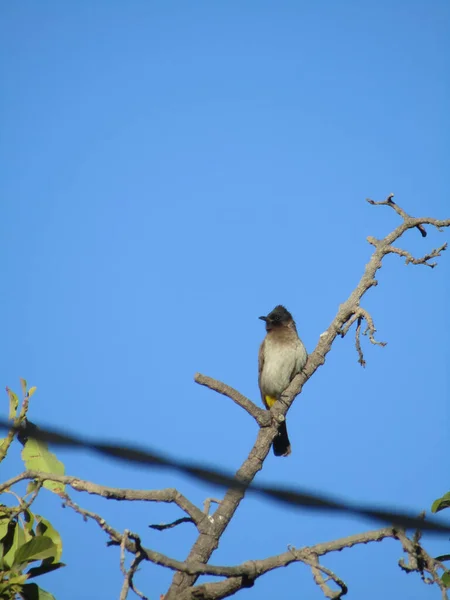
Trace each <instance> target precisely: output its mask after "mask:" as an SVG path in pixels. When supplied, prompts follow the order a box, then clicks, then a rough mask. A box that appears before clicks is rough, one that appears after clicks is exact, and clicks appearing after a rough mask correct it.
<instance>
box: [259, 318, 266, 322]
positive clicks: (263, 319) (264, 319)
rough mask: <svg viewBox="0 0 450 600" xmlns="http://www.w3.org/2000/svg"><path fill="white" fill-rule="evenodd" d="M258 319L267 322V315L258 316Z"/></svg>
mask: <svg viewBox="0 0 450 600" xmlns="http://www.w3.org/2000/svg"><path fill="white" fill-rule="evenodd" d="M258 319H261V321H266V322H267V317H258Z"/></svg>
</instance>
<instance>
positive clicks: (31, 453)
mask: <svg viewBox="0 0 450 600" xmlns="http://www.w3.org/2000/svg"><path fill="white" fill-rule="evenodd" d="M22 460H23V462H24V463H25V467H26V468H27V469H30V470H32V471H43V472H44V473H53V474H54V475H64V465H63V463H62V462H61V461H59V460H58V459H57V458H56V456H55V455H54V454H53V452H50V450H49V449H48V446H47V444H46V443H45V442H38V441H37V440H35V439H33V438H30V439H28V440H27V441H26V443H25V446H24V447H23V450H22ZM44 487H46V488H47V489H48V490H51V491H52V492H54V493H55V494H62V493H64V490H65V485H64V484H62V483H58V482H57V481H44Z"/></svg>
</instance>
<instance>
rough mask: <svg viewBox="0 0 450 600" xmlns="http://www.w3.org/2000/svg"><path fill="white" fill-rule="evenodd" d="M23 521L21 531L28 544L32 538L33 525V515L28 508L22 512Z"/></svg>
mask: <svg viewBox="0 0 450 600" xmlns="http://www.w3.org/2000/svg"><path fill="white" fill-rule="evenodd" d="M22 514H23V520H24V525H23V529H24V532H25V538H26V540H27V542H28V540H30V539H31V538H33V537H34V531H33V525H34V515H33V513H32V512H31V510H29V509H28V508H27V509H25V510H24V511H23V513H22Z"/></svg>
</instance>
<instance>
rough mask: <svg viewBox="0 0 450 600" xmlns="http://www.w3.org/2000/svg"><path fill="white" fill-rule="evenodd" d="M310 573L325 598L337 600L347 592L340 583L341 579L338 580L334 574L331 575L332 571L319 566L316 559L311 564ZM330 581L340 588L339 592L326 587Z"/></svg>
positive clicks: (345, 587)
mask: <svg viewBox="0 0 450 600" xmlns="http://www.w3.org/2000/svg"><path fill="white" fill-rule="evenodd" d="M311 571H312V574H313V577H314V581H315V582H316V584H317V585H318V586H319V587H320V589H321V590H322V592H323V593H324V595H325V598H330V599H331V600H339V599H340V598H342V596H345V594H346V593H347V592H348V588H347V586H346V585H345V583H344V582H343V581H342V579H340V578H339V577H338V576H337V575H336V574H335V573H333V571H331V570H330V569H327V568H326V567H324V566H323V565H321V564H320V563H319V559H318V558H317V557H316V558H315V560H313V561H312V563H311ZM324 575H326V576H327V578H326V579H325V578H324ZM330 580H331V581H334V583H335V584H336V585H338V586H339V587H340V590H332V589H331V588H330V586H329V585H328V581H330Z"/></svg>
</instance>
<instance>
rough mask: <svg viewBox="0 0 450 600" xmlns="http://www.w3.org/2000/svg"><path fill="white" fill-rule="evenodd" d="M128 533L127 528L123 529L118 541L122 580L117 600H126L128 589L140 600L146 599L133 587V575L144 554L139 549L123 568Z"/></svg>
mask: <svg viewBox="0 0 450 600" xmlns="http://www.w3.org/2000/svg"><path fill="white" fill-rule="evenodd" d="M129 535H130V532H129V531H128V529H125V531H124V532H123V537H122V541H121V543H120V570H121V571H122V573H123V576H124V580H123V585H122V590H121V592H120V598H119V600H126V598H127V596H128V592H129V590H130V589H131V590H133V592H134V593H135V594H136V596H139V598H142V600H148V598H147V597H146V596H144V594H143V593H142V592H140V591H139V590H138V589H137V588H136V587H135V585H134V581H133V577H134V575H135V574H136V572H137V570H138V567H139V565H140V563H141V562H142V561H143V560H144V556H143V555H142V554H141V552H140V551H139V549H138V550H137V552H136V556H135V557H134V558H133V560H132V561H131V565H130V568H129V570H128V571H127V570H126V568H125V545H126V543H127V541H128V537H129Z"/></svg>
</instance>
